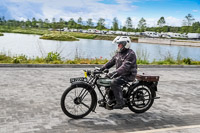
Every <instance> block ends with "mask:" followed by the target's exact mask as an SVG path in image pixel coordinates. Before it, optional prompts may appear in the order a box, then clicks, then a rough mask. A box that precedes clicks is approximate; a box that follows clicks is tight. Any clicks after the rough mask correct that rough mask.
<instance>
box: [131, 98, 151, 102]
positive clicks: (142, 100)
mask: <svg viewBox="0 0 200 133" xmlns="http://www.w3.org/2000/svg"><path fill="white" fill-rule="evenodd" d="M147 100H150V99H144V100H134V102H139V101H147Z"/></svg>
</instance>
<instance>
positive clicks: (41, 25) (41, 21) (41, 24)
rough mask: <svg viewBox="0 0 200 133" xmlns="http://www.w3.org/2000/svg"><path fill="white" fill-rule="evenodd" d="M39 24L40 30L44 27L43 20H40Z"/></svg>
mask: <svg viewBox="0 0 200 133" xmlns="http://www.w3.org/2000/svg"><path fill="white" fill-rule="evenodd" d="M38 22H39V28H42V27H43V20H42V19H39V20H38Z"/></svg>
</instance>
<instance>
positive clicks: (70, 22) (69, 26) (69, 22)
mask: <svg viewBox="0 0 200 133" xmlns="http://www.w3.org/2000/svg"><path fill="white" fill-rule="evenodd" d="M67 27H68V28H76V22H75V21H74V19H73V18H71V19H70V20H69V21H68V23H67Z"/></svg>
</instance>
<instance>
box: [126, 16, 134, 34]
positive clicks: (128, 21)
mask: <svg viewBox="0 0 200 133" xmlns="http://www.w3.org/2000/svg"><path fill="white" fill-rule="evenodd" d="M125 26H126V29H127V30H128V31H129V30H130V29H132V28H133V24H132V20H131V18H130V17H128V18H127V19H126V22H125Z"/></svg>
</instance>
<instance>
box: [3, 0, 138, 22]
mask: <svg viewBox="0 0 200 133" xmlns="http://www.w3.org/2000/svg"><path fill="white" fill-rule="evenodd" d="M4 1H5V0H4ZM7 1H9V11H10V13H11V14H12V16H13V18H14V19H18V18H20V17H23V18H30V17H36V18H43V19H44V18H48V19H52V18H57V19H59V18H63V19H65V20H69V19H70V18H74V19H75V20H76V19H78V17H82V18H83V19H85V20H87V19H88V18H92V19H93V20H94V21H97V20H98V19H99V18H100V17H102V18H105V19H110V20H111V19H113V18H114V17H115V16H117V15H118V14H120V13H121V12H131V11H133V10H134V9H135V8H136V7H134V6H133V5H132V4H129V3H130V2H131V1H130V0H116V3H115V4H109V5H108V4H105V3H100V0H76V1H74V0H59V1H58V0H50V1H49V0H7ZM16 4H17V5H20V6H13V5H16ZM27 12H28V13H27Z"/></svg>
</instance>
